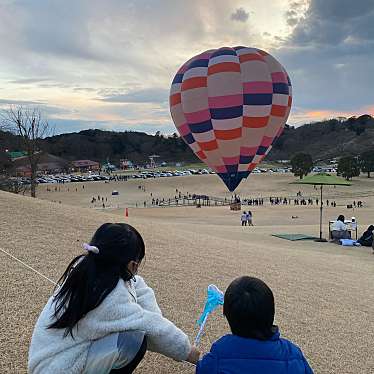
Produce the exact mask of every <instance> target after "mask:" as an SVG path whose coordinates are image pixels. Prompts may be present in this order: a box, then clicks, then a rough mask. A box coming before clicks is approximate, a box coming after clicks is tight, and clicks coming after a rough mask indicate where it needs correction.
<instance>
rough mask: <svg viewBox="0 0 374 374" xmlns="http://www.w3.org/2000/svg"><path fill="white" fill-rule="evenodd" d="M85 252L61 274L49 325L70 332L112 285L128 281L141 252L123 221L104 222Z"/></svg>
mask: <svg viewBox="0 0 374 374" xmlns="http://www.w3.org/2000/svg"><path fill="white" fill-rule="evenodd" d="M86 249H87V250H88V252H87V254H85V255H80V256H78V257H76V258H74V259H73V261H72V262H71V263H70V264H69V265H68V267H67V269H66V270H65V272H64V274H63V275H62V277H61V279H60V281H59V284H60V285H61V287H60V288H59V289H58V292H57V294H56V296H55V301H56V303H55V318H56V321H55V322H54V323H52V324H51V325H50V326H49V327H50V328H65V330H66V333H71V334H72V330H73V328H74V326H75V325H76V324H77V322H78V321H79V320H80V319H81V318H82V317H83V316H84V315H85V314H86V313H88V312H89V311H90V310H92V309H94V308H96V307H97V306H99V305H100V303H101V302H102V301H103V300H104V299H105V298H106V296H108V294H109V293H110V292H111V291H112V290H113V289H114V288H115V287H116V285H117V283H118V281H119V279H123V280H124V281H129V280H130V279H131V278H133V276H134V275H135V274H136V272H137V270H138V266H139V264H140V262H141V261H142V259H143V258H144V255H145V246H144V242H143V239H142V237H141V235H140V234H139V233H138V231H136V230H135V229H134V228H133V227H132V226H130V225H127V224H126V223H105V224H103V225H102V226H100V227H99V228H98V229H97V231H96V232H95V234H94V236H93V237H92V239H91V241H90V245H86Z"/></svg>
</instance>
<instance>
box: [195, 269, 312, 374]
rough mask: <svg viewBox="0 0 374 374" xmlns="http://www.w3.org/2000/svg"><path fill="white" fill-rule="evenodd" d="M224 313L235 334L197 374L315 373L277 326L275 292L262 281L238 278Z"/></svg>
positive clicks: (225, 338)
mask: <svg viewBox="0 0 374 374" xmlns="http://www.w3.org/2000/svg"><path fill="white" fill-rule="evenodd" d="M223 314H224V315H225V317H226V318H227V321H228V322H229V325H230V328H231V331H232V334H228V335H225V336H223V337H222V338H220V339H219V340H217V341H216V342H215V343H214V344H213V345H212V347H211V349H210V352H209V353H207V354H206V355H205V356H204V357H203V358H202V359H201V360H200V361H199V362H198V363H197V366H196V374H218V373H225V374H313V371H312V369H311V368H310V366H309V364H308V362H307V361H306V359H305V357H304V356H303V354H302V352H301V350H300V348H299V347H297V346H296V345H295V344H293V343H291V342H290V341H288V340H286V339H282V338H281V337H280V334H279V330H278V327H277V326H274V325H273V322H274V314H275V306H274V296H273V293H272V291H271V289H270V288H269V287H268V286H267V285H266V284H265V283H264V282H263V281H262V280H260V279H257V278H253V277H246V276H245V277H240V278H237V279H235V280H234V281H233V282H232V283H231V284H230V286H229V287H228V289H227V290H226V293H225V298H224V305H223Z"/></svg>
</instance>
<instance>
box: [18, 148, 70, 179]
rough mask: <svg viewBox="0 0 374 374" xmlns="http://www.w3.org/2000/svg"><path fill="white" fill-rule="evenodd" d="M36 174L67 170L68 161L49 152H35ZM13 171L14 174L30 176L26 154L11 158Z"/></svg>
mask: <svg viewBox="0 0 374 374" xmlns="http://www.w3.org/2000/svg"><path fill="white" fill-rule="evenodd" d="M37 158H38V160H37V161H38V164H37V172H38V174H57V173H63V172H67V171H68V170H69V162H68V161H67V160H65V159H63V158H61V157H57V156H54V155H51V154H50V153H45V152H38V153H37ZM12 163H13V171H14V174H15V175H16V176H22V177H29V176H31V166H30V161H29V158H28V156H21V157H17V158H14V159H13V162H12Z"/></svg>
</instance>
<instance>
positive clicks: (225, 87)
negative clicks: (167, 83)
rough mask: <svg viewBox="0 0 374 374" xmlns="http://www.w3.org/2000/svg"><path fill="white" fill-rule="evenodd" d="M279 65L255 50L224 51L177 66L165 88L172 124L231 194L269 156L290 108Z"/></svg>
mask: <svg viewBox="0 0 374 374" xmlns="http://www.w3.org/2000/svg"><path fill="white" fill-rule="evenodd" d="M291 102H292V94H291V82H290V79H289V77H288V74H287V72H286V70H285V69H284V68H283V66H282V65H281V64H280V63H279V62H278V61H277V60H276V59H275V58H274V57H272V56H271V55H270V54H268V53H267V52H265V51H262V50H260V49H257V48H248V47H234V48H229V47H223V48H219V49H214V50H209V51H206V52H203V53H201V54H199V55H197V56H195V57H193V58H191V59H190V60H189V61H187V62H186V63H185V64H183V65H182V66H181V68H180V69H179V70H178V72H177V74H176V75H175V77H174V79H173V82H172V85H171V89H170V111H171V115H172V118H173V121H174V123H175V126H176V128H177V130H178V132H179V134H180V135H181V137H182V138H183V139H184V141H185V142H186V143H187V144H188V145H189V146H190V147H191V149H192V150H193V152H194V153H195V154H196V156H197V157H198V158H199V159H200V160H202V161H204V162H205V163H206V164H207V165H208V166H209V167H210V168H211V169H213V170H214V171H215V172H216V173H217V174H218V175H219V176H220V177H221V179H222V180H223V182H224V183H225V184H226V186H227V188H228V189H229V190H230V191H234V190H235V188H236V187H237V186H238V185H239V183H240V182H241V180H242V179H243V178H247V177H248V175H249V174H250V173H251V172H252V170H253V169H254V168H255V167H256V165H257V164H258V163H259V162H261V160H262V159H263V158H264V157H265V156H266V155H267V154H268V153H269V152H270V150H271V148H272V146H273V144H274V142H275V141H276V140H277V139H278V138H279V136H280V135H281V133H282V131H283V128H284V125H285V123H286V120H287V117H288V115H289V112H290V109H291Z"/></svg>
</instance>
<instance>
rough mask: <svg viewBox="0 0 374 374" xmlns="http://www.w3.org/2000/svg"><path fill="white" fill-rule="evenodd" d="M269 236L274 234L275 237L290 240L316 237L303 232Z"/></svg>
mask: <svg viewBox="0 0 374 374" xmlns="http://www.w3.org/2000/svg"><path fill="white" fill-rule="evenodd" d="M271 236H276V237H277V238H281V239H286V240H291V241H295V240H314V239H318V238H317V237H316V236H310V235H305V234H272V235H271Z"/></svg>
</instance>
